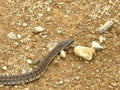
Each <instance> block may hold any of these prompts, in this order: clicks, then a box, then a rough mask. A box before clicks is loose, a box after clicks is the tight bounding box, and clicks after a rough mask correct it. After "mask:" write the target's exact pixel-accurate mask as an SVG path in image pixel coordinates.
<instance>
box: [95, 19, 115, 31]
mask: <svg viewBox="0 0 120 90" xmlns="http://www.w3.org/2000/svg"><path fill="white" fill-rule="evenodd" d="M113 24H114V23H113V21H111V20H109V21H107V22H105V24H104V25H102V26H101V27H100V28H99V29H97V30H96V31H97V32H99V33H103V32H105V31H107V30H108V29H109V28H110V27H112V25H113Z"/></svg>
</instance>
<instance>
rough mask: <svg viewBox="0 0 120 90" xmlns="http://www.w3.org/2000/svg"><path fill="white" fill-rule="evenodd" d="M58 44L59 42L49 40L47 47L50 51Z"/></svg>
mask: <svg viewBox="0 0 120 90" xmlns="http://www.w3.org/2000/svg"><path fill="white" fill-rule="evenodd" d="M56 45H57V43H55V42H49V43H48V45H47V48H48V50H49V51H51V50H52V49H53V48H54V47H55V46H56Z"/></svg>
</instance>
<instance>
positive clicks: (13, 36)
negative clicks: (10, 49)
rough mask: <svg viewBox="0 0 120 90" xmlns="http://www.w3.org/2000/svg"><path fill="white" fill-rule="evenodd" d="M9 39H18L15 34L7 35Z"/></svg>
mask: <svg viewBox="0 0 120 90" xmlns="http://www.w3.org/2000/svg"><path fill="white" fill-rule="evenodd" d="M7 37H8V38H10V39H17V36H16V34H15V33H14V32H10V33H8V34H7Z"/></svg>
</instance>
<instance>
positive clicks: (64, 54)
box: [60, 50, 66, 58]
mask: <svg viewBox="0 0 120 90" xmlns="http://www.w3.org/2000/svg"><path fill="white" fill-rule="evenodd" d="M60 57H62V58H66V52H65V51H63V50H62V51H61V52H60Z"/></svg>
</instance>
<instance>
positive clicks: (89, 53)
mask: <svg viewBox="0 0 120 90" xmlns="http://www.w3.org/2000/svg"><path fill="white" fill-rule="evenodd" d="M94 53H95V50H94V49H93V48H89V47H84V46H76V47H75V48H74V54H75V55H76V56H78V57H82V58H84V59H86V60H91V59H92V57H93V54H94Z"/></svg>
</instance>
